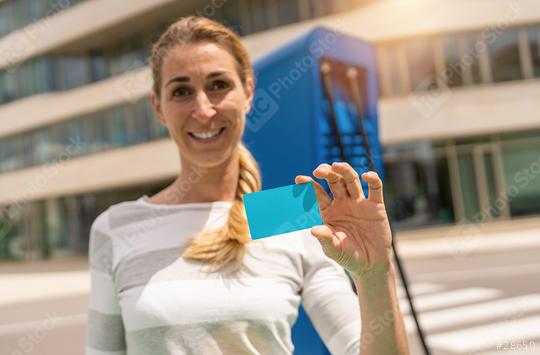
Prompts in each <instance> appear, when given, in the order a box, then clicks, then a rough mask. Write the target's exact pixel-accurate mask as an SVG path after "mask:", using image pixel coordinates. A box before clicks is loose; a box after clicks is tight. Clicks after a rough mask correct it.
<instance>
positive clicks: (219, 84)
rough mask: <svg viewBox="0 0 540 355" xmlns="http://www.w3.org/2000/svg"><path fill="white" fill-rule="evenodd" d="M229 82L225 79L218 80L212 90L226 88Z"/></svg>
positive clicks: (213, 84)
mask: <svg viewBox="0 0 540 355" xmlns="http://www.w3.org/2000/svg"><path fill="white" fill-rule="evenodd" d="M229 86H230V85H229V83H227V82H226V81H223V80H216V81H214V82H213V83H212V90H225V89H228V88H229Z"/></svg>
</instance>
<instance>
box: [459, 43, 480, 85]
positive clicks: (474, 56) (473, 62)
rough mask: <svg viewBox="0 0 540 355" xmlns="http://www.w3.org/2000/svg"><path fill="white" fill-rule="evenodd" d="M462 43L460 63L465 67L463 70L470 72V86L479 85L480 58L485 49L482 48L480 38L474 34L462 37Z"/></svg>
mask: <svg viewBox="0 0 540 355" xmlns="http://www.w3.org/2000/svg"><path fill="white" fill-rule="evenodd" d="M462 43H463V44H462V45H463V46H464V47H463V48H464V50H465V51H464V53H463V54H462V57H461V63H462V65H463V66H464V67H465V69H464V70H465V71H469V72H470V78H471V80H472V82H471V83H472V84H481V83H482V76H481V74H480V56H481V55H483V52H484V51H485V49H483V47H482V44H481V43H482V42H481V39H480V36H479V34H476V33H473V34H469V35H464V36H463V37H462Z"/></svg>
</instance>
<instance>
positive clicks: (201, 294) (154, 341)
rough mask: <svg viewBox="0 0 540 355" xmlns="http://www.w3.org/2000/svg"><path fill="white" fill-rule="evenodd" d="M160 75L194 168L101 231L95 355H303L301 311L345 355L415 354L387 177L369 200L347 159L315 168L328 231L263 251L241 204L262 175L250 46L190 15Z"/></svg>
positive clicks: (166, 114) (165, 41) (170, 40)
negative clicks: (251, 120)
mask: <svg viewBox="0 0 540 355" xmlns="http://www.w3.org/2000/svg"><path fill="white" fill-rule="evenodd" d="M150 65H151V68H152V74H153V80H154V85H153V90H152V92H151V101H152V106H153V108H154V112H155V114H156V116H157V118H158V119H159V121H160V122H161V123H162V124H163V125H165V126H166V127H167V129H168V131H169V133H170V136H171V138H172V139H173V140H174V141H175V143H176V144H177V146H178V150H179V154H180V161H181V172H180V174H179V176H178V177H177V178H176V180H175V181H174V182H173V183H171V185H169V186H168V187H166V188H165V189H164V190H163V191H161V192H159V193H157V194H156V195H154V196H152V197H148V196H146V195H145V196H142V197H141V198H139V199H137V200H135V201H128V202H123V203H119V204H116V205H113V206H111V207H110V208H109V209H108V210H107V211H105V212H103V213H102V214H101V215H100V216H98V218H97V219H96V220H95V221H94V223H93V225H92V230H91V240H90V267H91V275H92V291H91V296H90V305H89V315H88V334H87V348H86V351H87V354H126V353H128V354H291V353H292V351H293V348H294V347H293V344H292V342H291V333H290V330H291V326H292V325H293V324H294V321H295V320H296V317H297V315H298V313H297V312H298V306H299V304H300V302H301V303H302V305H303V306H304V308H305V309H306V312H307V313H308V315H309V317H310V318H311V320H312V322H313V324H314V326H315V327H316V329H317V331H318V333H319V335H320V336H321V338H322V339H323V341H324V342H325V344H326V346H327V347H328V348H329V350H330V351H331V352H332V353H333V354H358V353H361V354H362V355H367V354H377V355H382V354H392V355H393V354H408V345H407V338H406V334H405V330H404V326H403V319H402V316H401V313H400V310H399V305H398V300H397V297H396V290H395V276H394V271H393V269H392V267H391V234H390V229H389V224H388V219H387V216H386V212H385V208H384V204H383V195H382V183H381V180H380V179H379V177H378V176H377V174H376V173H374V172H369V173H366V174H363V175H362V179H363V180H364V181H366V182H367V183H368V186H369V197H368V198H366V197H365V196H364V195H363V192H362V189H361V186H360V182H359V177H358V175H357V174H356V172H355V171H354V170H353V169H352V168H351V167H350V166H349V165H348V164H346V163H334V164H332V165H331V166H330V165H328V164H321V165H320V166H318V167H317V168H316V169H315V170H314V171H313V175H314V176H315V177H316V178H318V179H326V181H327V182H328V184H329V186H330V189H331V191H332V195H333V198H330V197H329V196H328V195H327V194H326V192H325V190H324V189H323V188H322V187H321V185H319V184H318V183H317V182H316V181H315V180H313V179H312V178H311V177H309V176H297V177H296V179H295V182H296V183H305V182H308V181H312V182H313V184H314V186H315V189H316V194H317V200H318V203H319V208H320V211H321V215H322V217H323V221H324V222H325V224H324V225H321V226H316V227H314V228H312V229H311V231H303V232H298V233H292V234H286V235H282V236H275V237H272V238H266V239H263V240H258V241H257V242H255V241H251V239H250V237H249V229H248V225H247V221H246V216H245V212H244V207H243V203H242V196H243V195H244V194H246V193H249V192H253V191H257V190H260V186H261V181H260V180H261V178H260V174H259V169H258V167H257V164H256V162H255V160H254V159H253V157H252V156H251V154H250V153H249V151H248V150H247V149H246V148H245V147H244V146H243V145H242V144H241V137H242V134H243V131H244V125H245V116H246V114H247V113H248V111H249V109H250V105H251V101H252V98H253V91H254V83H253V72H252V69H251V63H250V61H249V58H248V55H247V52H246V50H245V48H244V47H243V46H242V44H241V42H240V40H239V38H238V37H237V36H236V35H235V34H234V33H232V32H231V31H230V30H228V29H227V28H225V27H223V26H222V25H220V24H218V23H216V22H213V21H211V20H208V19H205V18H200V17H187V18H182V19H180V20H179V21H177V22H176V23H174V24H172V25H171V26H170V27H169V28H168V29H167V31H166V32H165V33H163V34H162V36H161V37H160V38H159V40H158V41H157V42H156V43H155V44H154V46H153V48H152V56H151V58H150ZM194 237H195V238H194ZM206 266H210V267H211V268H210V269H207V268H206ZM342 268H345V269H347V270H348V271H349V272H350V274H351V275H352V278H353V280H354V283H355V286H356V289H357V292H358V296H357V295H356V294H355V293H354V292H353V290H352V288H351V285H350V283H349V281H348V278H347V276H346V274H345V272H344V271H343V269H342ZM360 309H362V312H361V314H360ZM360 324H363V326H362V327H361V326H360Z"/></svg>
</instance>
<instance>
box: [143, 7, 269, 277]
mask: <svg viewBox="0 0 540 355" xmlns="http://www.w3.org/2000/svg"><path fill="white" fill-rule="evenodd" d="M200 42H211V43H216V44H218V45H220V46H222V48H224V49H225V50H227V51H228V52H229V53H231V55H232V56H233V57H234V59H235V61H236V66H237V71H238V75H239V77H240V80H241V82H242V84H243V85H244V89H245V90H247V80H248V78H251V79H252V78H253V70H252V67H251V62H250V60H249V55H248V53H247V51H246V49H245V48H244V46H243V45H242V42H241V41H240V39H239V38H238V36H237V35H236V34H235V33H234V32H232V31H231V30H229V29H228V28H226V27H225V26H223V25H222V24H220V23H218V22H215V21H212V20H209V19H207V18H204V17H197V16H189V17H184V18H181V19H180V20H178V21H176V22H175V23H173V24H172V25H170V26H169V28H168V29H167V30H166V31H165V32H164V33H163V34H162V35H161V36H160V38H159V39H158V40H157V42H156V43H155V44H154V45H153V46H152V54H151V57H150V67H151V68H152V77H153V80H154V83H153V90H154V92H155V93H156V95H157V96H158V97H159V95H160V88H161V67H162V65H163V58H164V57H165V56H166V55H167V53H168V51H169V49H170V48H172V47H175V46H178V45H182V44H195V43H200ZM236 153H237V154H238V156H239V174H238V183H237V186H236V193H235V196H234V201H233V203H232V206H231V208H230V210H229V216H228V219H227V223H225V224H224V225H223V226H222V227H221V228H218V229H212V230H203V231H202V232H201V234H199V235H198V236H196V237H194V238H192V239H190V240H189V241H188V247H187V248H186V250H184V252H183V254H182V257H184V258H186V259H191V260H195V261H200V262H204V263H206V264H210V265H211V269H210V272H216V271H219V270H221V269H223V268H224V267H225V266H228V265H229V264H230V263H231V262H234V265H233V267H232V269H230V270H229V271H231V272H235V271H237V270H238V269H239V268H240V267H241V266H242V261H243V259H244V255H245V252H246V246H245V244H246V243H249V242H250V241H251V238H250V235H249V227H248V224H247V217H246V214H245V209H244V202H243V199H242V197H243V195H244V194H247V193H250V192H255V191H259V190H260V189H261V174H260V170H259V166H258V165H257V162H256V160H255V158H253V155H252V154H251V153H250V152H249V150H248V149H247V148H246V147H245V146H244V145H243V144H242V142H240V143H239V144H238V147H237V151H236Z"/></svg>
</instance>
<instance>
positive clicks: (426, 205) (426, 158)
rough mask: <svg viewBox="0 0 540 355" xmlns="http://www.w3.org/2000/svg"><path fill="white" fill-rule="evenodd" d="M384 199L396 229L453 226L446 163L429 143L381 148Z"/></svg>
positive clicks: (442, 155)
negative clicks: (384, 187)
mask: <svg viewBox="0 0 540 355" xmlns="http://www.w3.org/2000/svg"><path fill="white" fill-rule="evenodd" d="M384 157H385V158H384V160H385V161H384V164H385V171H386V190H385V194H386V195H385V199H386V200H387V208H388V212H389V215H390V217H391V218H392V220H393V221H394V222H395V225H396V227H397V228H400V229H405V228H414V227H418V226H426V225H434V224H445V223H453V222H454V214H453V202H452V196H451V189H450V179H449V172H448V163H447V159H446V156H445V155H444V154H440V153H437V151H436V150H434V149H433V147H432V145H431V143H427V142H426V143H419V144H415V145H407V146H392V147H386V148H385V154H384Z"/></svg>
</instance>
